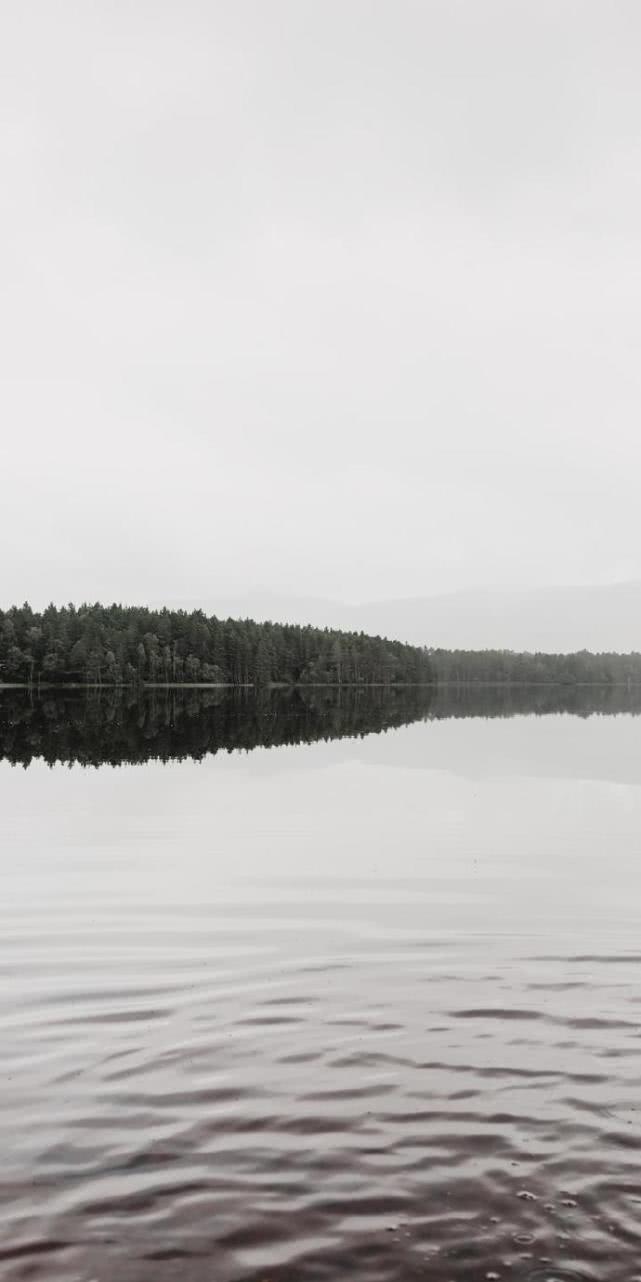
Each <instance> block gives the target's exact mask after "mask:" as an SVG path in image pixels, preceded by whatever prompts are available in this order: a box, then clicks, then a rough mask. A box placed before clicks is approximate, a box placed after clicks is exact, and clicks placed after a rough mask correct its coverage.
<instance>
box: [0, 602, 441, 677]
mask: <svg viewBox="0 0 641 1282" xmlns="http://www.w3.org/2000/svg"><path fill="white" fill-rule="evenodd" d="M432 679H433V670H432V663H431V660H430V657H429V655H428V653H427V651H426V650H424V649H420V648H417V647H415V646H410V645H404V644H402V643H401V642H400V641H387V640H385V639H383V638H381V637H368V636H365V635H364V634H363V633H355V632H338V631H332V630H330V629H321V628H312V627H297V626H295V625H292V624H277V623H254V622H253V621H252V620H251V619H225V620H223V619H217V618H216V617H215V616H211V617H208V616H207V615H206V614H204V613H203V611H202V610H192V611H190V612H187V611H185V610H167V609H163V610H149V609H146V608H137V607H134V606H122V605H111V606H102V605H99V604H95V605H81V606H79V607H78V608H76V607H75V606H73V605H68V606H63V607H62V608H61V609H59V608H57V607H56V606H54V605H50V606H48V607H47V609H46V610H43V611H42V612H41V613H37V612H35V611H34V610H32V609H31V607H30V606H29V605H26V604H25V605H22V606H19V607H17V606H14V607H12V608H11V609H9V610H6V611H0V682H3V683H5V684H12V683H15V684H17V685H27V686H30V687H34V686H40V685H45V684H46V685H54V684H60V685H69V684H73V683H77V684H79V685H89V686H97V687H102V686H117V685H126V686H142V685H170V684H182V683H187V684H192V685H196V684H198V683H207V684H221V685H233V686H247V685H253V686H268V685H270V684H272V683H282V684H284V685H305V684H312V685H326V684H327V685H364V686H372V685H391V684H399V683H410V684H417V683H421V684H422V683H425V682H430V681H431V680H432Z"/></svg>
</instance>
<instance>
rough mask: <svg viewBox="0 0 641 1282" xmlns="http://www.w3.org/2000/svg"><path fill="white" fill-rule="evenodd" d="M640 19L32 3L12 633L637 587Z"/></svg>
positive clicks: (4, 379) (14, 390) (17, 233)
mask: <svg viewBox="0 0 641 1282" xmlns="http://www.w3.org/2000/svg"><path fill="white" fill-rule="evenodd" d="M640 48H641V5H639V3H638V0H607V2H606V0H599V3H592V2H590V0H576V2H572V0H442V2H441V0H420V2H419V0H417V2H416V3H415V2H414V0H384V2H381V0H255V2H250V0H225V3H222V2H221V0H202V3H200V2H198V0H180V2H179V0H171V2H169V0H93V2H91V0H78V2H77V3H71V2H70V0H14V3H9V4H6V5H5V6H4V7H3V17H2V45H1V48H0V96H1V100H2V113H1V124H0V148H1V163H2V183H1V187H0V260H1V261H0V291H1V299H2V305H1V314H0V329H1V333H0V341H1V397H2V406H1V415H2V462H3V485H2V500H1V504H0V539H1V543H0V546H1V548H2V574H1V580H0V581H1V584H2V604H3V605H7V604H9V603H11V602H12V601H14V600H17V601H22V600H24V599H25V597H26V598H30V599H31V600H32V601H34V603H41V602H43V601H45V600H48V599H54V600H56V601H64V600H69V599H74V600H78V599H85V598H90V599H96V598H102V599H108V600H112V599H119V600H127V601H132V602H133V601H135V602H141V603H143V602H145V601H159V600H167V601H168V602H171V601H175V600H177V599H181V600H184V599H189V600H190V601H194V602H197V601H200V600H202V601H203V603H205V602H206V603H207V604H208V605H210V606H213V605H215V600H216V594H217V593H221V594H225V595H229V593H230V592H233V593H236V592H238V593H244V592H247V591H251V590H252V589H253V588H254V587H260V588H261V589H270V590H273V591H276V592H287V593H292V594H298V593H300V594H301V595H307V596H309V595H318V596H328V597H333V598H339V599H344V600H348V601H359V600H364V599H365V600H366V599H368V598H376V597H391V596H409V595H421V594H425V593H430V592H438V591H443V590H447V589H457V588H459V587H467V586H471V585H480V584H495V585H504V584H521V585H529V584H532V585H534V584H548V583H563V582H575V583H586V582H597V581H600V582H607V581H614V580H619V579H623V578H633V577H640V578H641V537H640V534H641V529H640V527H641V518H640V511H641V506H640V504H639V496H638V491H639V478H640V476H641V415H640V413H639V409H640V405H641V395H640V393H641V359H640V356H641V353H640V351H639V347H640V340H641V270H640V268H641V252H640V251H641V76H640V75H639V49H640Z"/></svg>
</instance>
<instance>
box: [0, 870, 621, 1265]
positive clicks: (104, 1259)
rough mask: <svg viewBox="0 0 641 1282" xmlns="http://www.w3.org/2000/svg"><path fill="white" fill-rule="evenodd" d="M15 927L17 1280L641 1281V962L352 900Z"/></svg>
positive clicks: (7, 1141) (1, 1177) (10, 1147)
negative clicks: (465, 932) (428, 924)
mask: <svg viewBox="0 0 641 1282" xmlns="http://www.w3.org/2000/svg"><path fill="white" fill-rule="evenodd" d="M407 894H408V901H409V898H410V896H411V900H412V902H413V903H414V904H416V899H417V896H419V897H420V890H419V889H417V888H413V889H412V890H411V891H410V890H408V891H407ZM333 895H335V896H336V899H335V900H334V899H333V898H332V896H333ZM2 926H3V934H2V947H1V952H0V965H1V974H2V988H1V994H2V995H1V997H0V1034H1V1037H2V1048H3V1049H2V1087H3V1089H2V1117H1V1126H0V1138H1V1142H2V1154H3V1162H2V1171H1V1174H0V1183H1V1196H0V1226H1V1233H0V1276H1V1277H2V1278H3V1279H6V1282H14V1280H18V1279H21V1280H22V1279H48V1280H50V1282H63V1280H64V1282H74V1280H75V1282H91V1279H101V1280H102V1279H113V1282H142V1280H143V1279H154V1282H165V1280H169V1279H172V1280H173V1279H178V1278H179V1279H180V1280H181V1282H204V1279H216V1282H237V1280H238V1282H241V1280H247V1282H249V1280H250V1279H251V1280H252V1282H281V1280H285V1279H287V1280H288V1282H289V1280H291V1282H294V1279H296V1280H298V1282H300V1279H304V1280H305V1282H317V1280H318V1282H324V1280H326V1279H332V1280H334V1279H336V1280H338V1279H343V1278H347V1277H349V1278H350V1279H363V1280H365V1279H367V1282H391V1280H392V1279H414V1278H421V1279H426V1280H427V1282H477V1280H481V1279H488V1280H491V1279H497V1278H499V1279H522V1280H525V1282H580V1280H582V1279H583V1280H585V1282H587V1280H591V1282H631V1280H632V1279H633V1278H634V1277H635V1276H637V1277H638V1276H639V1273H640V1264H639V1262H640V1261H641V1178H640V1176H639V1148H640V1143H641V1129H640V1124H641V1040H640V1039H641V1029H640V1025H639V1009H640V1008H639V1002H640V988H639V979H640V977H641V971H640V967H641V956H640V955H639V952H638V949H635V948H634V947H631V948H630V950H629V951H628V950H626V949H625V948H622V947H621V943H620V941H618V943H617V944H616V946H615V945H613V944H612V942H611V941H608V940H607V939H603V940H602V941H601V943H600V944H599V946H598V947H596V946H591V947H590V948H586V947H585V946H584V942H585V941H583V942H582V941H581V940H580V939H579V940H577V939H576V938H570V939H569V940H568V945H567V948H566V949H565V950H562V949H559V948H558V947H557V944H554V945H553V946H552V947H550V941H549V940H548V941H545V940H542V939H538V940H537V939H527V938H513V937H511V936H510V935H509V934H505V935H504V936H497V935H495V936H493V937H490V936H487V937H486V936H482V935H478V936H474V937H470V938H467V939H464V940H460V939H457V938H455V937H454V936H453V935H452V934H447V933H442V934H438V933H434V932H430V933H427V932H426V933H425V934H422V933H421V931H420V930H418V929H417V930H413V931H411V932H406V933H402V932H399V931H398V930H397V929H395V928H392V927H391V926H390V927H389V929H388V928H387V927H386V924H385V912H384V908H382V907H381V906H380V904H378V905H377V908H376V912H375V913H371V912H370V913H369V914H368V912H367V911H365V910H364V909H363V910H361V912H360V915H359V912H358V910H357V909H356V908H355V907H354V908H353V910H352V909H350V912H349V914H346V912H345V904H344V902H342V901H339V899H338V895H337V891H336V888H335V887H332V886H331V885H328V886H326V887H325V889H324V891H323V894H322V895H320V894H319V896H318V903H317V910H316V911H315V912H313V911H312V906H311V904H310V897H309V895H306V896H305V897H304V898H303V897H301V898H300V900H299V901H297V900H296V896H295V894H293V895H292V894H290V896H289V898H288V901H287V907H286V911H285V910H284V909H283V911H279V908H278V902H277V899H276V898H274V897H273V898H272V899H271V900H270V901H269V902H266V903H265V904H264V905H263V907H262V909H261V908H260V907H259V906H257V900H256V898H255V897H254V898H253V900H252V902H251V903H250V902H247V901H245V900H244V899H243V897H242V896H240V895H239V896H238V897H236V898H234V897H233V896H231V895H230V896H229V897H228V898H227V900H224V901H221V902H219V903H217V904H215V905H214V904H212V905H203V904H193V905H189V904H188V905H185V906H183V907H175V908H173V909H172V910H171V911H170V910H169V909H168V908H164V909H160V908H155V909H154V908H152V907H145V906H144V905H142V904H130V905H129V908H128V910H127V911H123V909H122V906H118V907H117V908H116V906H115V905H111V906H110V905H109V903H108V902H104V903H103V904H102V905H101V906H99V907H98V908H97V907H96V905H93V907H92V915H91V919H89V918H88V914H87V908H86V906H85V908H83V907H82V906H81V905H78V907H77V908H74V907H71V906H70V907H69V909H68V911H66V912H65V913H61V914H58V915H56V916H55V917H54V918H53V919H52V918H51V916H45V915H44V914H43V915H40V914H38V913H37V912H36V911H34V912H33V914H32V915H28V914H22V915H11V916H10V915H8V914H7V916H6V917H5V918H4V920H3V922H2Z"/></svg>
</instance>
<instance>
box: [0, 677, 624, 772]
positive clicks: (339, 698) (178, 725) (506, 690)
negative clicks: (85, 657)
mask: <svg viewBox="0 0 641 1282" xmlns="http://www.w3.org/2000/svg"><path fill="white" fill-rule="evenodd" d="M551 712H567V713H573V714H576V715H578V716H590V715H591V714H593V713H604V714H606V713H607V714H611V713H618V712H634V713H639V712H641V690H639V689H637V688H635V689H633V690H632V691H630V692H628V691H626V690H625V688H624V687H612V686H610V687H576V686H574V687H558V686H556V687H555V686H535V687H517V686H511V687H509V686H508V687H502V688H497V687H491V686H477V687H474V688H470V687H467V688H464V687H443V686H441V687H439V688H437V689H433V688H430V687H409V686H407V687H395V688H387V689H385V688H379V689H374V690H369V691H368V690H362V689H361V690H359V689H355V688H345V687H343V688H342V689H337V688H336V687H333V688H330V687H325V688H321V687H317V688H315V689H314V688H307V689H297V690H271V691H265V693H264V694H263V695H256V694H253V693H252V692H250V691H242V690H237V691H229V690H223V689H210V690H203V689H201V690H197V689H188V688H185V687H176V688H174V689H169V690H148V691H145V692H144V693H142V694H136V693H135V692H134V691H133V690H122V689H121V690H117V689H115V690H111V691H109V692H107V693H102V694H99V693H98V692H94V693H90V692H89V693H88V692H84V691H66V692H65V693H64V694H63V693H60V694H58V693H56V694H51V693H47V694H46V695H43V696H42V697H36V696H30V695H29V694H28V693H25V692H24V691H17V690H13V691H9V690H6V691H4V692H0V756H1V757H3V758H5V759H6V760H8V761H11V762H13V763H15V764H22V765H28V764H29V762H30V761H32V760H33V759H34V758H38V757H39V758H42V759H43V760H44V761H47V762H49V763H50V764H53V763H54V762H69V763H72V762H76V763H78V764H80V765H92V766H98V765H103V764H108V765H114V766H115V765H121V764H124V763H126V762H132V763H133V762H143V761H150V760H159V761H170V760H174V759H176V760H180V759H184V758H189V757H191V758H193V759H195V760H200V759H201V758H203V757H205V756H207V755H209V754H212V753H216V752H231V751H233V750H234V749H237V750H241V751H250V750H251V749H252V748H259V747H264V748H270V747H276V746H278V745H281V744H295V743H313V742H314V741H315V740H320V739H341V738H345V737H362V736H364V735H368V734H378V733H380V732H381V731H384V730H387V729H391V728H393V727H395V726H401V725H405V724H408V723H409V722H412V721H418V720H422V719H441V718H448V717H510V716H515V715H517V714H521V713H534V714H545V713H551Z"/></svg>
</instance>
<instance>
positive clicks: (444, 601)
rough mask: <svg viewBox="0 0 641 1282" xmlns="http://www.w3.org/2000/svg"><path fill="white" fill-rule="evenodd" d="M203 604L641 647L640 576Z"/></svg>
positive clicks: (279, 615)
mask: <svg viewBox="0 0 641 1282" xmlns="http://www.w3.org/2000/svg"><path fill="white" fill-rule="evenodd" d="M191 604H195V603H191ZM202 604H203V608H204V609H207V610H211V611H213V612H215V613H217V614H219V615H223V614H229V615H231V616H236V617H238V616H240V617H242V616H246V617H247V616H250V617H253V618H256V619H258V620H262V619H272V620H274V621H276V620H278V621H281V622H293V623H313V624H314V625H315V626H317V627H323V626H327V627H337V628H348V629H356V630H358V631H361V630H362V631H363V632H367V633H370V634H381V635H385V636H389V637H395V638H398V640H401V641H408V642H411V643H412V644H414V645H427V646H431V647H439V646H442V647H445V648H448V649H486V648H490V649H495V648H497V649H509V650H547V651H555V652H560V653H563V652H567V651H573V650H584V649H585V650H594V651H599V650H615V651H620V652H627V651H630V650H637V651H641V583H638V582H634V583H616V584H609V585H598V586H593V587H551V588H536V589H529V590H528V589H522V590H508V589H504V590H501V589H497V588H488V589H481V588H479V589H476V590H474V591H462V592H452V593H447V594H441V595H439V596H424V597H414V598H411V599H403V600H396V601H395V600H389V601H369V602H365V603H364V604H361V605H348V604H345V603H342V602H337V601H326V600H322V599H319V598H314V597H299V598H297V597H288V596H285V595H283V594H281V595H278V594H271V593H266V592H253V593H247V594H245V595H244V596H238V597H230V598H227V599H226V600H218V601H209V602H206V603H205V602H203V603H202Z"/></svg>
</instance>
